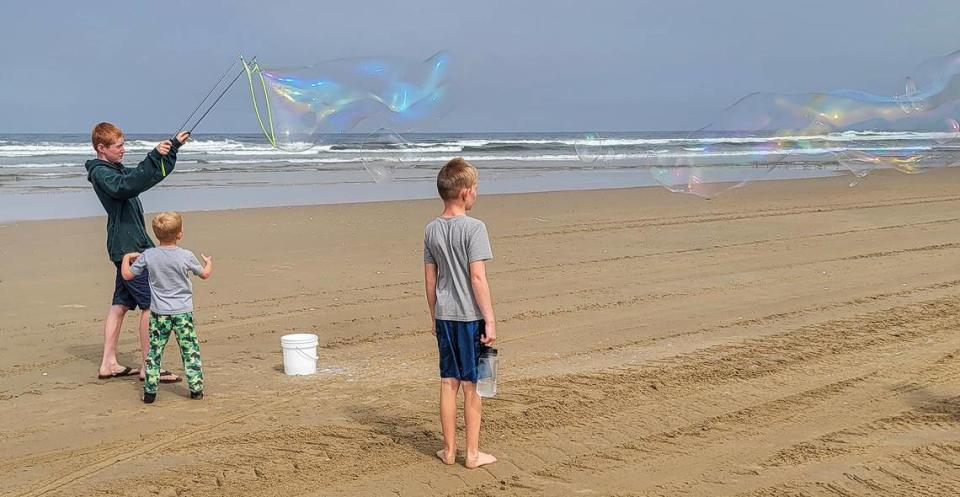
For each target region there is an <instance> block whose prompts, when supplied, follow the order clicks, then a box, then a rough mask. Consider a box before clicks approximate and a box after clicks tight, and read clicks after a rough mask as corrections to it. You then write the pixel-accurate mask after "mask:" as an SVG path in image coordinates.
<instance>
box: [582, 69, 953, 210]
mask: <svg viewBox="0 0 960 497" xmlns="http://www.w3.org/2000/svg"><path fill="white" fill-rule="evenodd" d="M958 118H960V52H954V53H952V54H949V55H946V56H943V57H937V58H934V59H931V60H928V61H926V62H924V63H923V64H921V65H920V66H919V67H918V68H917V70H916V71H915V73H914V75H912V76H911V77H909V78H907V79H906V83H905V85H904V92H903V94H898V95H895V96H881V95H874V94H870V93H866V92H860V91H853V90H838V91H831V92H814V93H796V94H782V93H753V94H750V95H747V96H746V97H744V98H742V99H740V100H739V101H737V102H736V103H734V104H733V105H731V106H730V107H728V108H727V109H726V110H724V111H723V112H722V113H721V114H720V116H718V118H717V119H716V120H714V121H713V122H712V123H710V124H709V125H707V126H705V127H703V128H701V129H700V130H697V131H696V132H693V133H690V134H689V135H688V136H686V137H681V138H676V139H673V140H672V142H671V143H670V144H669V145H670V146H671V149H670V153H667V154H643V153H640V154H637V153H633V154H631V153H629V152H627V153H621V151H620V150H618V146H617V145H616V140H612V139H608V138H604V137H600V136H599V135H598V134H596V133H590V134H587V135H586V136H584V138H583V139H582V140H581V141H580V143H578V144H577V154H578V155H579V157H580V159H581V160H582V161H583V162H586V163H589V164H593V165H594V167H623V166H626V165H631V166H633V167H636V166H640V167H643V168H645V169H648V170H649V171H650V173H651V174H652V176H653V178H654V179H655V180H656V181H658V182H659V183H660V184H662V185H663V186H665V187H666V188H668V189H670V190H671V191H676V192H684V193H691V194H695V195H699V196H702V197H712V196H714V195H717V194H719V193H721V192H723V191H725V190H728V189H730V188H736V187H738V186H742V185H744V184H747V183H749V182H751V181H755V180H758V179H763V178H765V177H767V176H768V175H769V174H770V173H771V172H772V171H774V170H777V169H782V170H795V171H803V170H811V169H823V168H835V169H836V168H839V169H841V170H846V171H849V172H851V173H852V174H853V175H854V177H855V180H854V183H853V184H855V183H856V182H858V181H860V180H861V179H862V178H864V177H865V176H866V175H868V174H869V173H870V172H871V171H874V170H878V169H893V170H897V171H900V172H904V173H918V172H923V171H925V170H928V169H931V168H938V167H946V166H950V165H953V164H955V163H956V162H957V160H958V156H957V147H956V145H957V143H958V140H957V138H958V136H960V125H958V123H957V119H958Z"/></svg>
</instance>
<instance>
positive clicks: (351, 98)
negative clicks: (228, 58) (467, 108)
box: [244, 52, 453, 182]
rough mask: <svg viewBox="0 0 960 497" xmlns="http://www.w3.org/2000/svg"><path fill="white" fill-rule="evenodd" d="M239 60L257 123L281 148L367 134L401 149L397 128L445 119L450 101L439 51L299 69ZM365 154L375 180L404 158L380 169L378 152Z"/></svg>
mask: <svg viewBox="0 0 960 497" xmlns="http://www.w3.org/2000/svg"><path fill="white" fill-rule="evenodd" d="M244 66H245V69H246V74H247V80H248V86H249V90H250V95H251V97H252V99H253V106H254V111H255V114H256V116H257V119H258V122H259V124H260V128H261V130H262V131H263V133H264V135H265V136H266V137H267V140H268V141H269V142H270V143H271V144H272V145H273V146H274V147H276V148H278V149H280V150H286V151H291V152H303V151H306V150H309V149H311V148H313V147H315V146H317V145H319V144H324V143H328V142H332V141H334V140H333V138H334V137H336V135H343V134H357V135H359V136H365V135H371V134H372V136H371V138H372V139H374V140H380V141H383V140H381V138H383V137H384V136H386V137H388V138H387V139H386V141H387V142H390V143H388V144H386V145H390V147H389V148H392V149H393V150H396V151H400V150H401V149H403V147H402V146H401V144H399V143H396V141H397V140H398V139H401V137H402V135H400V133H405V132H410V131H415V130H416V129H417V127H418V126H424V125H429V124H431V121H435V120H438V119H441V118H443V117H444V116H445V115H446V114H447V113H448V112H449V111H450V109H451V107H452V104H453V101H452V98H451V89H452V85H453V83H452V76H451V71H450V58H449V56H448V55H447V54H446V53H443V52H440V53H437V54H435V55H433V56H432V57H430V58H428V59H426V60H423V59H412V58H401V57H394V58H357V59H342V60H334V61H328V62H323V63H319V64H314V65H311V66H307V67H298V68H272V67H266V66H263V65H261V64H260V63H259V62H254V63H247V62H245V63H244ZM386 130H389V131H386ZM386 145H385V146H386ZM365 150H366V151H367V152H370V151H371V148H370V147H369V146H365ZM398 153H399V152H398ZM401 155H402V154H401ZM370 157H371V161H365V162H364V164H365V166H366V167H367V169H368V171H374V170H375V171H378V172H371V176H372V177H373V178H374V180H375V181H378V182H380V181H389V180H390V179H392V177H393V169H394V168H395V167H396V166H397V165H402V164H405V163H406V160H405V158H406V157H405V156H404V157H401V156H399V155H398V156H395V157H394V158H393V159H394V160H393V162H394V163H393V164H389V161H385V162H387V163H388V165H386V166H383V167H382V168H381V166H378V165H374V164H373V162H376V161H374V160H372V159H373V158H376V157H377V156H376V155H375V154H374V155H370ZM368 162H369V165H368ZM388 170H389V171H388Z"/></svg>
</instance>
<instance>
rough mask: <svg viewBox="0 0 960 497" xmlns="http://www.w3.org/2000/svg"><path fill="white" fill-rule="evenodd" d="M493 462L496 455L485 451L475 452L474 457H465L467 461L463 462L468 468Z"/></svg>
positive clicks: (495, 459)
mask: <svg viewBox="0 0 960 497" xmlns="http://www.w3.org/2000/svg"><path fill="white" fill-rule="evenodd" d="M495 462H497V458H496V457H493V456H492V455H490V454H487V453H486V452H480V453H478V454H477V457H476V458H467V462H466V463H465V464H464V466H466V467H467V468H468V469H476V468H479V467H480V466H486V465H488V464H493V463H495Z"/></svg>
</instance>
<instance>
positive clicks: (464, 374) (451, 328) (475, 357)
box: [436, 319, 486, 383]
mask: <svg viewBox="0 0 960 497" xmlns="http://www.w3.org/2000/svg"><path fill="white" fill-rule="evenodd" d="M436 324H437V347H438V348H439V350H440V377H441V378H455V379H458V380H460V381H469V382H473V383H476V382H477V366H478V365H479V363H480V354H481V353H482V352H483V349H484V348H485V347H486V346H485V345H483V344H482V343H480V337H482V336H483V333H484V322H483V320H482V319H481V320H479V321H444V320H441V319H438V320H437V323H436Z"/></svg>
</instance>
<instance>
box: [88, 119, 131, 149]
mask: <svg viewBox="0 0 960 497" xmlns="http://www.w3.org/2000/svg"><path fill="white" fill-rule="evenodd" d="M121 138H123V131H121V130H120V128H118V127H116V126H114V125H113V124H110V123H100V124H97V125H96V126H94V128H93V132H91V133H90V141H91V142H92V143H93V149H94V150H97V145H101V144H102V145H103V146H105V147H109V146H110V145H113V144H114V143H117V142H118V141H120V139H121ZM97 152H99V150H97Z"/></svg>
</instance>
